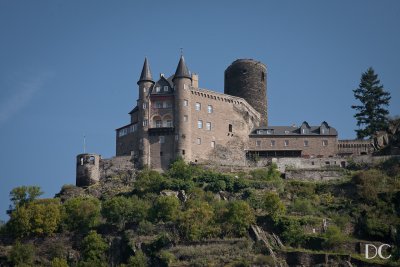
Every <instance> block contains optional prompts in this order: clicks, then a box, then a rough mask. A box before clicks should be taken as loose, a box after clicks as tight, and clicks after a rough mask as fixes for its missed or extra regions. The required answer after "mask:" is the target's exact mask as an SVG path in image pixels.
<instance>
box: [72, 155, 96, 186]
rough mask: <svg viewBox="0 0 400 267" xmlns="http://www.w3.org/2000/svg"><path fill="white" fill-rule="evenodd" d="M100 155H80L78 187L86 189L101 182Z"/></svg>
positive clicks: (77, 177)
mask: <svg viewBox="0 0 400 267" xmlns="http://www.w3.org/2000/svg"><path fill="white" fill-rule="evenodd" d="M99 165H100V155H97V154H88V153H85V154H79V155H78V156H77V157H76V186H80V187H85V186H89V185H92V184H95V183H97V182H98V181H99V180H100V168H99Z"/></svg>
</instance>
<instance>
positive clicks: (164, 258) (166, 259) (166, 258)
mask: <svg viewBox="0 0 400 267" xmlns="http://www.w3.org/2000/svg"><path fill="white" fill-rule="evenodd" d="M158 258H159V259H160V261H161V263H162V264H164V265H165V266H170V265H171V264H172V263H173V262H174V261H175V255H174V254H172V253H171V252H168V251H166V250H161V251H160V253H159V254H158Z"/></svg>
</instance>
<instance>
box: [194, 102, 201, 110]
mask: <svg viewBox="0 0 400 267" xmlns="http://www.w3.org/2000/svg"><path fill="white" fill-rule="evenodd" d="M195 108H196V110H197V111H200V110H201V104H200V103H199V102H196V104H195Z"/></svg>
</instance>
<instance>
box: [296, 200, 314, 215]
mask: <svg viewBox="0 0 400 267" xmlns="http://www.w3.org/2000/svg"><path fill="white" fill-rule="evenodd" d="M291 211H294V212H298V213H301V214H311V213H313V212H314V208H313V206H312V204H311V202H310V200H308V199H305V198H296V199H295V200H294V202H293V204H292V206H291Z"/></svg>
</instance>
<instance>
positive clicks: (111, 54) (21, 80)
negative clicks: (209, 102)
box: [0, 0, 400, 220]
mask: <svg viewBox="0 0 400 267" xmlns="http://www.w3.org/2000/svg"><path fill="white" fill-rule="evenodd" d="M399 26H400V1H378V0H376V1H368V0H361V1H355V0H353V1H347V0H346V1H261V0H260V1H215V0H214V1H173V0H171V1H124V0H121V1H97V0H96V1H89V0H85V1H78V0H75V1H61V0H57V1H56V0H48V1H46V0H40V1H28V0H27V1H11V0H0V38H1V39H0V132H1V138H0V219H2V220H7V219H8V216H7V215H6V214H5V211H6V209H7V208H8V205H9V203H10V202H9V192H10V190H11V189H12V188H14V187H16V186H20V185H39V186H41V187H42V190H43V191H45V195H44V196H46V197H52V196H54V194H55V193H57V192H58V191H59V189H60V188H61V186H62V185H64V184H74V183H75V156H76V154H78V153H81V152H82V150H83V148H82V143H83V136H84V135H86V137H87V150H88V151H89V152H94V153H99V154H101V155H102V156H103V157H106V158H107V157H112V156H113V155H115V132H114V129H116V128H118V127H120V126H123V125H125V124H127V123H128V122H129V116H128V112H129V111H130V110H131V109H132V108H133V107H134V105H135V103H136V99H137V85H136V82H137V80H138V78H139V75H140V71H141V67H142V64H143V60H144V57H145V56H147V57H148V58H149V62H150V66H151V70H152V72H153V76H154V77H156V78H157V77H158V75H159V74H160V73H165V74H166V75H170V74H173V72H174V71H175V68H176V65H177V63H178V60H179V54H180V48H181V47H183V49H184V55H185V59H186V62H187V64H188V67H189V69H190V70H191V71H192V72H195V73H198V74H199V78H200V80H199V82H200V87H202V88H207V89H211V90H215V91H220V92H222V91H223V73H224V70H225V68H226V67H227V66H228V65H229V64H230V63H231V62H233V61H234V60H235V59H238V58H253V59H256V60H259V61H262V62H263V63H265V64H266V65H267V68H268V76H267V79H268V91H267V94H268V115H269V123H270V124H271V125H290V124H292V123H296V124H300V123H301V122H303V121H304V120H306V121H308V122H309V123H310V124H312V125H319V124H320V123H321V122H322V121H324V120H325V121H327V122H328V123H329V124H330V125H331V126H333V127H335V128H336V129H337V130H338V131H339V138H354V137H355V134H354V129H355V127H356V126H355V125H356V121H355V119H354V118H353V114H354V111H353V110H352V109H351V108H350V106H351V105H352V104H355V103H356V102H355V100H354V97H353V92H352V89H354V88H356V87H357V86H358V83H359V79H360V76H361V73H362V72H364V71H365V70H366V69H367V68H368V67H370V66H372V67H373V68H374V69H375V71H376V72H377V73H378V74H379V77H380V79H381V82H382V83H383V85H384V87H385V89H386V90H387V91H389V92H390V93H391V95H392V100H391V105H390V108H389V110H390V113H391V115H399V114H400V90H399V89H400V75H399V74H398V72H399V67H398V66H399V62H400V50H399V49H400V27H399Z"/></svg>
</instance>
